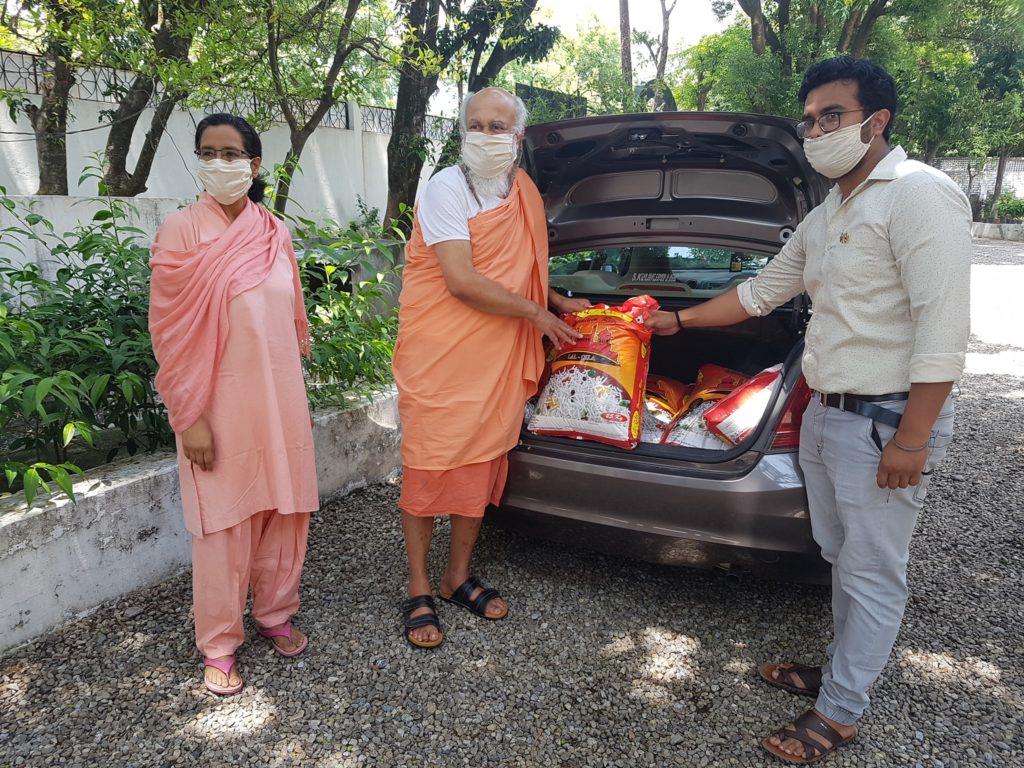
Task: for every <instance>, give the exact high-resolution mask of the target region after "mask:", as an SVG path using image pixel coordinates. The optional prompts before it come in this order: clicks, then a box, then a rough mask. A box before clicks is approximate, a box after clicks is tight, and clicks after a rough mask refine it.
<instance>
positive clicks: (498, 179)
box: [463, 167, 516, 200]
mask: <svg viewBox="0 0 1024 768" xmlns="http://www.w3.org/2000/svg"><path fill="white" fill-rule="evenodd" d="M463 171H464V172H465V174H466V181H468V182H469V187H470V189H472V190H474V191H475V192H476V193H477V194H478V195H479V196H480V198H481V199H483V198H485V197H497V198H500V199H501V200H504V199H505V198H506V197H508V193H509V192H510V191H511V189H512V178H513V176H514V174H515V172H516V169H515V167H513V168H512V170H511V171H510V172H509V173H507V174H502V175H500V176H495V177H494V178H492V179H485V178H484V177H482V176H478V175H477V174H475V173H473V171H471V170H469V169H468V168H463Z"/></svg>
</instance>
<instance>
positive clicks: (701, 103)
mask: <svg viewBox="0 0 1024 768" xmlns="http://www.w3.org/2000/svg"><path fill="white" fill-rule="evenodd" d="M696 85H697V111H698V112H707V109H708V96H710V95H711V83H709V82H707V81H706V80H705V79H704V73H703V72H698V73H697V83H696Z"/></svg>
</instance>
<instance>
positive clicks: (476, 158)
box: [462, 131, 518, 179]
mask: <svg viewBox="0 0 1024 768" xmlns="http://www.w3.org/2000/svg"><path fill="white" fill-rule="evenodd" d="M517 154H518V147H517V146H516V137H515V134H513V133H495V134H488V133H484V132H482V131H469V132H468V133H466V135H465V136H464V137H463V139H462V162H464V163H465V164H466V167H467V168H469V170H471V171H472V172H473V173H475V174H476V175H477V176H479V177H480V178H483V179H493V178H496V177H498V176H501V175H502V174H503V173H504V174H507V173H508V172H509V171H510V170H511V169H512V165H513V164H514V163H515V161H516V155H517Z"/></svg>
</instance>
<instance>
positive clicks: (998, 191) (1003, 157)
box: [992, 149, 1010, 204]
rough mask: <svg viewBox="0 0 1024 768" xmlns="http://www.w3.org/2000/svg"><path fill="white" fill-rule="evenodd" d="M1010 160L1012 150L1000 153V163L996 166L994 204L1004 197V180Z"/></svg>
mask: <svg viewBox="0 0 1024 768" xmlns="http://www.w3.org/2000/svg"><path fill="white" fill-rule="evenodd" d="M1009 159H1010V150H1009V149H1004V150H1002V151H1000V153H999V162H998V163H997V164H996V181H995V184H993V185H992V202H993V204H994V203H995V202H996V200H998V199H999V198H1000V197H1002V194H1003V179H1004V178H1005V176H1006V162H1007V160H1009Z"/></svg>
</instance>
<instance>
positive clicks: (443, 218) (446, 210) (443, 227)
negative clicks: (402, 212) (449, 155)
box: [416, 165, 505, 245]
mask: <svg viewBox="0 0 1024 768" xmlns="http://www.w3.org/2000/svg"><path fill="white" fill-rule="evenodd" d="M478 194H479V193H478ZM479 197H480V202H477V198H476V197H475V196H474V195H473V193H472V192H471V191H470V189H469V184H467V183H466V177H465V176H464V175H463V174H462V169H461V168H459V166H457V165H453V166H450V167H448V168H445V169H444V170H443V171H438V172H437V173H435V174H434V175H433V176H432V177H431V178H430V179H429V180H428V181H427V183H426V184H425V185H424V187H423V191H422V192H421V193H420V198H419V202H418V203H417V207H416V217H417V218H418V219H419V222H420V232H421V233H422V234H423V242H425V243H426V244H427V245H437V243H443V242H444V241H446V240H469V220H470V219H471V218H473V217H474V216H476V215H477V214H478V213H483V212H484V211H489V210H491V208H496V207H497V206H498V205H500V204H501V203H502V202H504V200H505V198H503V197H488V196H485V195H479ZM481 203H482V205H481Z"/></svg>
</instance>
